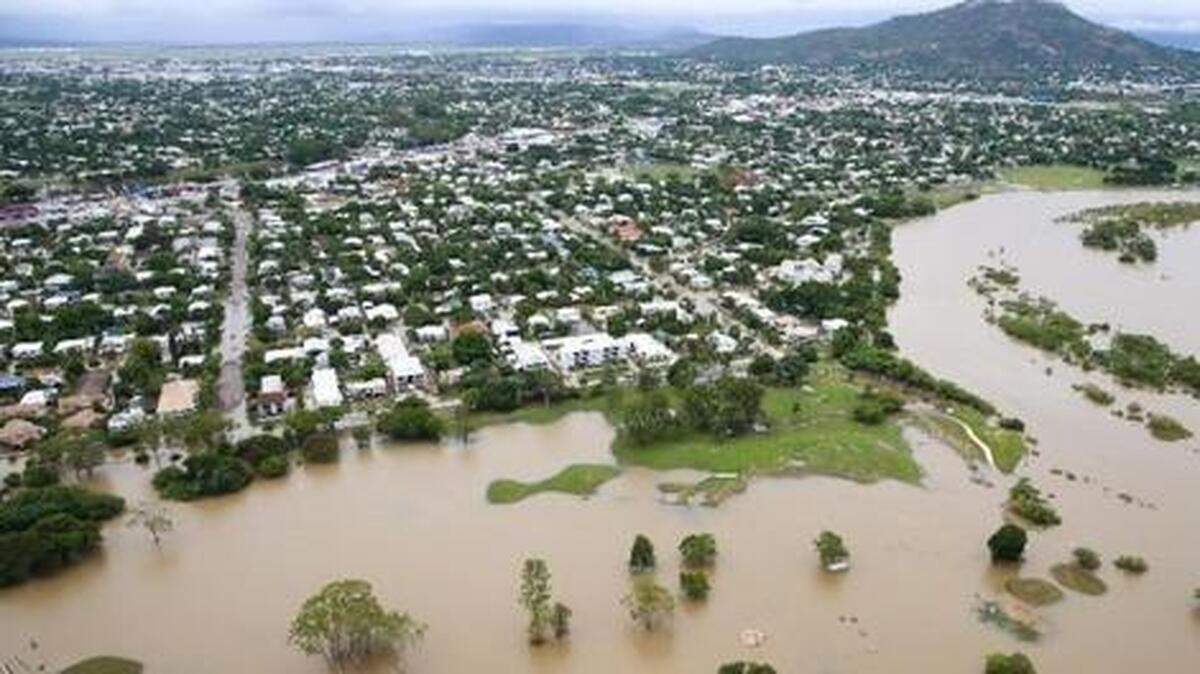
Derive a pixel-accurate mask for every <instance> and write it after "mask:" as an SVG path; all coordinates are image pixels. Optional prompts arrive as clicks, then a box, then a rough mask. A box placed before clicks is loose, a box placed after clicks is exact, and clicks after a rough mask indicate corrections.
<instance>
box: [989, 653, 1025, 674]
mask: <svg viewBox="0 0 1200 674" xmlns="http://www.w3.org/2000/svg"><path fill="white" fill-rule="evenodd" d="M984 672H986V674H1037V670H1036V669H1034V667H1033V662H1031V661H1030V660H1029V658H1028V657H1027V656H1026V655H1025V654H1024V653H1013V654H1011V655H1007V654H1004V653H993V654H992V655H989V656H987V662H986V664H985V665H984Z"/></svg>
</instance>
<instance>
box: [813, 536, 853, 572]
mask: <svg viewBox="0 0 1200 674" xmlns="http://www.w3.org/2000/svg"><path fill="white" fill-rule="evenodd" d="M813 545H814V546H816V548H817V556H818V557H820V559H821V566H824V567H825V568H826V569H830V568H833V567H836V566H838V565H840V564H843V563H845V562H847V561H849V559H850V551H849V550H847V549H846V544H845V542H844V541H842V537H841V536H838V535H837V534H835V533H833V532H832V531H822V532H821V535H820V536H818V537H817V540H815V541H813Z"/></svg>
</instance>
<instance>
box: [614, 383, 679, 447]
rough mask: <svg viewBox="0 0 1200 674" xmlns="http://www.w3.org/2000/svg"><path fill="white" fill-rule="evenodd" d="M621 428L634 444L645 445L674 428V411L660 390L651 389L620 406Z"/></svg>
mask: <svg viewBox="0 0 1200 674" xmlns="http://www.w3.org/2000/svg"><path fill="white" fill-rule="evenodd" d="M620 423H621V430H622V431H624V433H625V435H626V436H628V437H629V439H630V440H631V441H633V443H634V444H637V445H646V444H649V443H651V442H653V441H655V440H657V439H659V438H662V437H663V436H665V435H667V434H668V433H670V432H671V431H672V430H673V429H674V428H675V411H674V410H673V409H671V403H670V401H669V400H668V399H667V396H666V394H664V393H663V392H662V391H651V392H649V393H646V394H645V395H641V396H638V397H636V398H634V399H633V400H632V401H630V402H629V403H628V404H626V405H624V406H622V409H621V412H620Z"/></svg>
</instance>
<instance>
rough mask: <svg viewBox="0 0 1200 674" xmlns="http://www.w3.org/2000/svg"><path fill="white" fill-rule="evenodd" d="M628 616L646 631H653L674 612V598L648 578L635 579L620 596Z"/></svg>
mask: <svg viewBox="0 0 1200 674" xmlns="http://www.w3.org/2000/svg"><path fill="white" fill-rule="evenodd" d="M621 604H622V605H624V606H625V608H626V609H627V610H628V611H629V617H630V618H631V619H632V620H633V621H634V622H636V623H638V624H639V625H641V626H642V628H643V629H645V630H646V631H647V632H651V631H654V630H655V629H657V628H658V627H659V626H660V625H661V624H662V623H663V622H664V621H666V620H667V619H669V618H670V617H671V616H672V615H673V614H674V613H675V599H674V598H673V597H672V596H671V593H670V592H669V591H668V590H667V589H666V588H665V587H663V586H661V585H659V584H658V583H655V582H654V581H653V580H652V579H650V578H640V579H638V580H635V581H634V583H633V588H632V589H631V591H630V592H629V594H626V595H625V596H624V597H622V598H621Z"/></svg>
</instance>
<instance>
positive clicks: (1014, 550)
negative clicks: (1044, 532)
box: [987, 524, 1027, 563]
mask: <svg viewBox="0 0 1200 674" xmlns="http://www.w3.org/2000/svg"><path fill="white" fill-rule="evenodd" d="M1026 540H1027V536H1026V534H1025V530H1024V529H1022V528H1021V527H1019V526H1017V525H1015V524H1005V525H1003V526H1001V527H1000V528H999V529H997V530H996V533H994V534H992V535H991V537H990V538H988V541H987V545H988V550H989V551H991V553H992V562H994V563H1002V562H1019V561H1021V555H1023V554H1024V553H1025V542H1026Z"/></svg>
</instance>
